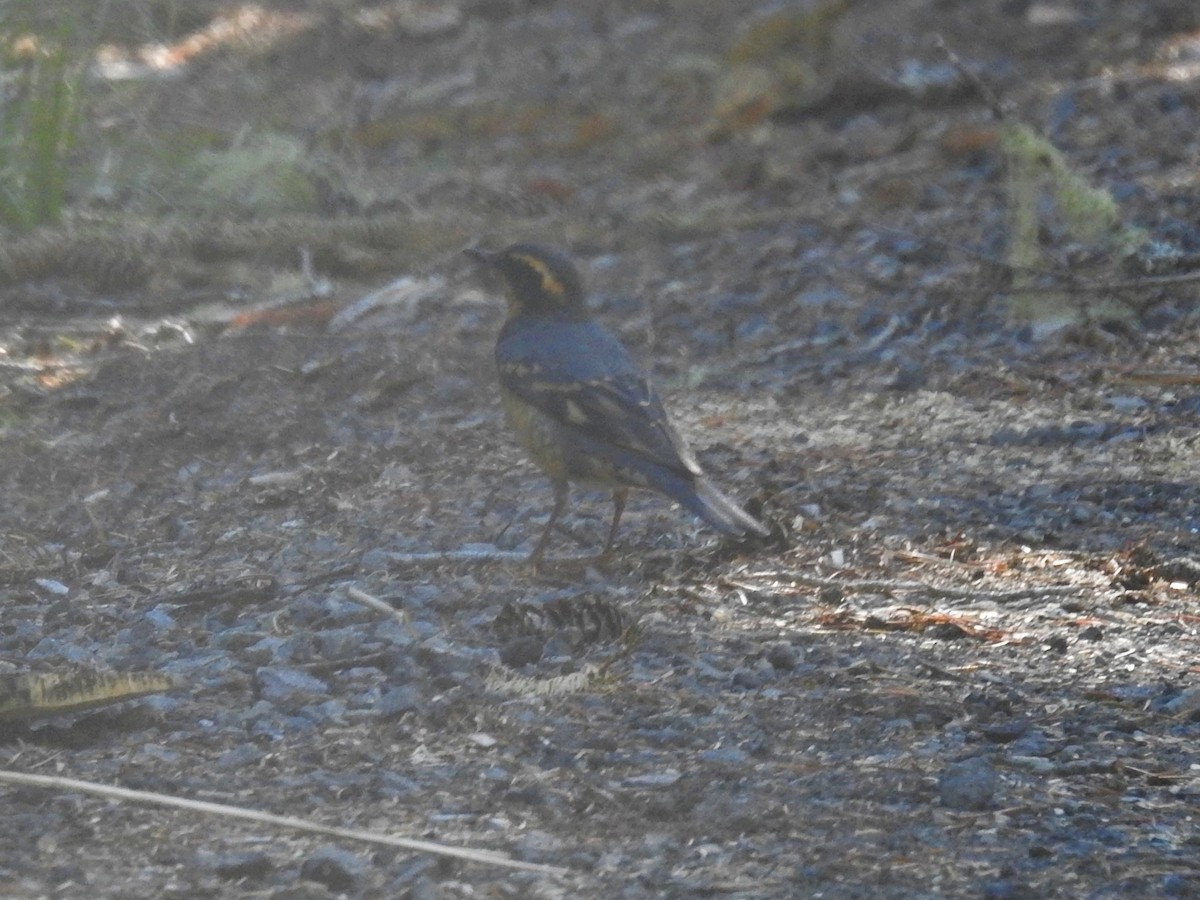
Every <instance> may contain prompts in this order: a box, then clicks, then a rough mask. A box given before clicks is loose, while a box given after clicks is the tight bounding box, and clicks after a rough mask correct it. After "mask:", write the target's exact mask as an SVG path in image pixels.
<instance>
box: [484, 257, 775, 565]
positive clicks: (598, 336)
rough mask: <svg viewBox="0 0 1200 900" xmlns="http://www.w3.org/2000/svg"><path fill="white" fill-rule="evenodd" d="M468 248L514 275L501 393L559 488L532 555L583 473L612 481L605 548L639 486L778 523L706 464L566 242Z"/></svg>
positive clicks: (502, 274)
mask: <svg viewBox="0 0 1200 900" xmlns="http://www.w3.org/2000/svg"><path fill="white" fill-rule="evenodd" d="M467 253H468V254H469V255H470V256H472V257H473V258H474V259H475V260H476V261H477V262H478V263H480V264H482V266H483V267H484V268H485V269H488V270H491V271H493V272H495V273H497V274H498V275H499V279H500V281H501V282H502V283H503V286H504V291H505V296H506V300H507V307H508V311H507V316H506V318H505V321H504V324H503V326H502V327H501V329H500V333H499V336H498V338H497V340H496V349H495V361H496V372H497V376H498V379H499V383H500V396H501V401H502V403H503V407H504V411H505V415H506V418H507V420H508V424H509V426H510V427H511V429H512V431H513V432H514V434H515V435H516V437H517V440H518V442H519V443H520V444H521V446H522V447H523V448H524V450H525V451H526V452H527V453H528V454H529V456H530V457H531V458H532V460H533V461H534V462H535V463H536V464H537V465H538V466H539V467H540V468H541V469H542V471H543V472H545V474H546V475H547V476H548V477H549V479H550V484H551V486H552V488H553V491H554V507H553V509H552V510H551V512H550V518H549V520H548V521H547V522H546V527H545V530H544V531H543V532H542V534H541V537H540V538H539V539H538V542H537V544H536V545H535V547H534V549H533V552H532V553H531V554H530V556H529V561H530V562H532V563H533V564H534V565H535V566H536V565H538V564H540V563H541V561H542V558H543V555H544V553H545V550H546V546H547V544H548V543H549V541H550V535H551V531H552V530H553V529H554V526H555V524H556V523H557V521H558V519H559V517H560V516H561V515H562V514H563V512H564V511H565V510H566V508H567V505H568V502H569V498H570V484H571V482H583V483H592V484H600V485H602V486H606V487H608V488H611V490H612V501H613V517H612V523H611V525H610V526H609V529H608V540H607V541H606V542H605V545H604V550H603V552H602V556H604V557H607V556H608V555H609V553H610V552H611V550H612V547H613V544H614V542H615V541H616V537H617V528H618V526H619V525H620V522H621V514H622V513H623V512H624V510H625V503H626V500H627V499H628V497H629V492H630V490H631V489H642V490H649V491H654V492H657V493H659V494H662V495H665V496H667V497H669V498H671V499H672V500H674V501H675V502H676V503H678V504H679V505H681V506H683V507H684V508H685V509H688V510H690V511H691V512H692V513H693V514H695V515H696V516H698V517H699V518H700V519H702V520H704V521H705V522H707V523H708V524H709V525H710V526H712V527H713V528H715V529H716V530H717V531H719V532H720V533H721V534H723V535H726V536H729V537H745V536H747V535H751V534H754V535H759V536H762V537H766V536H768V535H769V534H770V531H769V529H768V528H767V527H766V526H765V525H764V524H763V523H762V522H760V521H758V519H756V518H754V516H752V515H750V514H749V513H748V512H746V511H745V510H744V509H742V508H741V507H740V506H739V505H738V504H737V503H736V502H735V501H734V500H732V499H730V498H729V497H728V496H726V495H725V494H724V493H722V492H721V490H720V489H719V488H717V486H716V485H715V484H714V483H713V482H712V481H711V480H710V479H709V478H708V476H706V475H705V474H704V472H703V471H702V470H701V468H700V465H699V464H698V463H697V462H696V458H695V456H693V455H692V452H691V450H689V449H688V445H687V443H686V442H685V441H684V439H683V438H682V437H681V436H680V434H679V432H678V431H676V430H675V427H674V425H672V423H671V420H670V418H669V417H668V415H667V412H666V410H665V409H664V408H663V404H662V401H661V400H660V399H659V396H658V392H657V391H656V390H655V389H654V386H653V385H652V384H651V383H650V380H649V379H648V378H647V377H646V375H645V374H644V373H643V372H642V371H641V370H640V369H639V368H638V367H637V365H636V364H635V363H634V361H633V359H632V358H631V357H630V355H629V352H628V351H627V350H626V349H625V347H624V345H623V344H622V343H621V342H620V341H619V340H618V339H617V337H616V336H615V335H613V334H612V332H610V331H609V330H608V329H607V328H605V327H604V326H603V325H602V324H600V323H599V322H598V321H596V320H595V319H594V318H593V317H592V316H591V314H590V312H589V310H588V308H587V304H586V298H585V293H584V284H583V279H582V277H581V276H580V273H579V270H578V269H577V268H576V267H575V264H574V263H573V262H572V261H571V259H570V257H569V256H568V255H567V254H566V253H565V252H564V251H562V250H560V249H558V248H556V247H551V246H546V245H542V244H534V243H517V244H512V245H511V246H509V247H506V248H504V249H502V250H497V251H487V250H484V249H481V248H479V247H472V248H469V249H468V250H467Z"/></svg>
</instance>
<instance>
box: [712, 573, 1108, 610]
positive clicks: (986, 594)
mask: <svg viewBox="0 0 1200 900" xmlns="http://www.w3.org/2000/svg"><path fill="white" fill-rule="evenodd" d="M746 577H747V578H772V579H778V580H779V581H790V582H792V583H793V584H802V585H804V586H805V587H836V588H842V589H843V590H846V591H853V592H856V593H863V592H866V591H874V592H878V593H884V594H888V593H892V592H893V591H922V592H924V593H926V594H928V595H929V596H930V597H933V598H936V599H942V600H991V601H993V602H995V603H1011V602H1013V601H1016V600H1036V599H1039V598H1042V597H1067V596H1071V595H1072V594H1078V593H1080V592H1081V591H1083V590H1084V588H1083V587H1082V586H1078V585H1070V584H1066V585H1046V586H1044V587H1028V588H1017V589H1015V590H1011V591H979V590H973V589H971V588H944V587H937V586H935V585H932V584H926V583H925V582H924V581H898V580H895V579H890V578H883V579H847V578H825V577H823V576H820V575H805V574H803V573H801V572H778V573H774V572H773V573H766V572H759V573H754V574H750V573H747V575H746ZM728 583H729V584H732V585H733V586H734V587H740V588H743V589H744V590H751V591H755V592H757V593H763V592H765V591H769V590H770V588H769V586H768V585H765V584H751V583H749V582H738V581H734V580H732V579H729V580H728Z"/></svg>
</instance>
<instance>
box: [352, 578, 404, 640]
mask: <svg viewBox="0 0 1200 900" xmlns="http://www.w3.org/2000/svg"><path fill="white" fill-rule="evenodd" d="M346 596H347V597H348V598H349V599H351V600H353V601H354V602H355V603H361V604H362V605H363V606H369V607H371V609H373V610H375V611H376V612H381V613H383V614H384V615H385V616H390V617H391V618H393V619H395V620H396V621H397V622H399V623H400V627H401V628H403V629H404V633H405V634H407V635H408V636H409V637H412V638H415V637H417V632H416V629H414V628H413V624H412V619H410V618H409V615H408V613H407V612H405V611H404V610H402V609H396V607H394V606H392V605H391V604H390V603H388V602H387V601H386V600H380V599H379V598H378V597H376V596H375V595H374V594H368V593H367V592H366V591H364V590H363V589H362V588H360V587H355V586H354V585H350V586H349V587H347V588H346Z"/></svg>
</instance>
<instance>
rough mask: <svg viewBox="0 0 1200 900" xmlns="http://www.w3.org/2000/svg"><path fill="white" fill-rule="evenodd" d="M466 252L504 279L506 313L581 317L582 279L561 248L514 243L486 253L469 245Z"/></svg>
mask: <svg viewBox="0 0 1200 900" xmlns="http://www.w3.org/2000/svg"><path fill="white" fill-rule="evenodd" d="M467 253H468V254H469V255H471V256H472V257H474V258H475V259H476V260H478V261H479V262H481V263H483V264H484V265H486V266H487V267H488V268H489V269H492V270H493V271H495V272H497V273H498V274H499V275H500V278H501V279H503V281H504V286H505V293H506V295H507V297H508V312H509V316H510V317H512V316H516V315H521V314H532V315H539V314H557V315H568V316H572V317H574V316H579V317H583V316H586V315H587V309H586V307H585V306H584V302H583V279H582V278H581V277H580V275H579V270H578V269H576V268H575V264H574V263H572V262H571V260H570V259H569V258H568V257H567V255H566V254H565V253H563V252H562V251H561V250H557V249H555V248H554V247H547V246H545V245H543V244H513V245H512V246H511V247H505V248H504V249H503V250H497V251H495V252H494V253H489V252H488V251H486V250H479V249H477V248H472V249H470V250H468V251H467Z"/></svg>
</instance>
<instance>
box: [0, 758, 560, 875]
mask: <svg viewBox="0 0 1200 900" xmlns="http://www.w3.org/2000/svg"><path fill="white" fill-rule="evenodd" d="M0 782H8V783H9V784H20V785H25V786H27V787H39V788H51V789H56V790H64V791H79V792H81V793H84V794H94V795H95V796H97V797H107V798H108V799H110V800H128V801H129V802H131V803H146V804H150V805H152V806H168V807H172V808H175V809H190V810H193V811H195V812H203V813H209V814H210V815H216V816H224V817H225V818H227V819H241V820H242V821H246V822H259V823H262V824H264V825H275V826H278V827H280V828H290V829H292V830H294V831H305V832H308V833H310V834H325V835H330V836H331V837H339V838H347V839H349V840H352V841H362V842H364V843H368V844H382V845H384V846H388V847H399V848H400V849H402V850H415V851H417V852H419V853H432V854H434V855H436V856H448V857H453V858H456V859H465V860H468V861H469V862H477V863H483V864H484V865H492V866H502V867H504V868H508V869H522V870H524V871H526V872H540V873H542V874H544V875H566V874H567V873H568V872H569V870H568V869H564V868H561V867H559V866H548V865H542V864H540V863H527V862H521V861H520V860H516V859H512V858H510V857H507V856H504V855H503V854H500V853H495V852H493V851H491V850H473V849H471V848H469V847H451V846H448V845H446V844H437V843H434V842H433V841H421V840H416V839H414V838H403V837H393V836H392V835H390V834H380V833H379V832H375V831H359V830H357V829H354V828H339V827H337V826H334V825H321V824H320V823H318V822H310V821H309V820H307V819H299V818H296V817H295V816H277V815H274V814H273V813H265V812H260V811H259V810H256V809H246V808H245V807H241V806H227V805H226V804H224V803H210V802H209V801H207V800H189V799H187V798H186V797H172V796H171V795H170V794H156V793H153V792H151V791H134V790H130V789H129V788H123V787H114V786H112V785H107V784H97V783H96V782H93V781H80V780H78V779H75V778H60V777H58V776H55V775H31V774H29V773H27V772H11V771H7V770H0Z"/></svg>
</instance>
